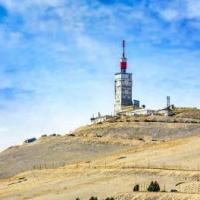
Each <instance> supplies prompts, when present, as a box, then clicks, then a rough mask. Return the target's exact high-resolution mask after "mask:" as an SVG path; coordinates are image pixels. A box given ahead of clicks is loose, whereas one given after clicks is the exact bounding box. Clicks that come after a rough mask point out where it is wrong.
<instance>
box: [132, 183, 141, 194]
mask: <svg viewBox="0 0 200 200" xmlns="http://www.w3.org/2000/svg"><path fill="white" fill-rule="evenodd" d="M139 190H140V187H139V185H138V184H137V185H135V186H134V187H133V191H134V192H138V191H139Z"/></svg>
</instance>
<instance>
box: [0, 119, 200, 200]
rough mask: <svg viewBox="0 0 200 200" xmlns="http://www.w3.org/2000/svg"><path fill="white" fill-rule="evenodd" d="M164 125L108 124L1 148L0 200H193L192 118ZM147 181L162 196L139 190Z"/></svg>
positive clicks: (195, 140) (199, 192) (199, 132)
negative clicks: (135, 188) (93, 198)
mask: <svg viewBox="0 0 200 200" xmlns="http://www.w3.org/2000/svg"><path fill="white" fill-rule="evenodd" d="M164 120H165V119H164V118H163V117H158V118H156V119H155V118H152V117H151V118H148V119H147V118H142V117H140V118H120V119H113V121H107V122H105V123H102V124H97V125H90V126H86V127H81V128H79V129H77V130H76V131H75V136H54V137H53V136H51V137H50V136H48V137H44V138H40V139H39V140H37V141H36V142H34V143H31V144H24V145H21V146H16V147H12V148H9V149H7V150H5V151H4V152H2V153H1V154H0V176H1V179H0V199H5V200H8V199H9V200H15V199H16V200H21V199H24V200H25V199H36V200H51V199H52V200H54V199H59V200H60V199H67V200H75V199H76V198H77V197H79V198H80V200H88V199H89V198H90V197H91V196H98V197H99V199H100V200H102V199H105V198H106V197H111V196H113V197H115V199H117V200H129V199H130V200H133V199H134V200H136V199H137V200H140V199H141V200H144V199H146V200H147V199H148V200H151V199H152V200H156V199H177V200H182V199H184V200H185V199H188V200H191V199H192V200H193V199H194V200H195V199H200V145H199V144H200V137H199V136H200V124H199V122H198V121H195V120H198V119H193V118H192V121H191V118H188V116H187V118H183V117H181V119H180V120H179V119H178V117H176V118H166V121H164ZM174 120H176V121H174ZM155 180H156V181H158V183H159V184H160V187H161V191H162V192H159V193H149V192H146V190H147V187H148V185H149V184H150V182H151V181H155ZM135 184H139V187H140V192H133V191H132V189H133V186H134V185H135ZM172 189H175V190H177V191H178V192H176V193H172V192H170V191H171V190H172Z"/></svg>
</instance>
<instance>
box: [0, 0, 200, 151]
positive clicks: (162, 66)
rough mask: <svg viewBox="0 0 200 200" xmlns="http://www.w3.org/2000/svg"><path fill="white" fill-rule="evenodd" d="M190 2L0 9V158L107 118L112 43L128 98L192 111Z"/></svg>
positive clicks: (1, 0) (197, 17) (31, 1)
mask: <svg viewBox="0 0 200 200" xmlns="http://www.w3.org/2000/svg"><path fill="white" fill-rule="evenodd" d="M199 10H200V1H198V0H162V1H161V0H126V1H125V0H124V1H120V0H111V1H107V0H76V1H74V0H0V47H1V48H0V80H1V81H0V136H1V138H2V139H1V141H0V149H2V148H5V147H7V146H10V145H14V144H18V143H20V142H22V141H23V140H24V139H26V138H29V137H33V136H36V137H38V136H40V135H41V134H50V133H54V132H57V133H67V132H68V131H69V130H72V129H74V128H76V127H78V126H79V125H82V124H85V123H88V122H89V118H90V117H91V116H92V114H93V113H97V112H98V111H99V112H101V113H103V114H105V113H108V114H110V113H112V112H113V81H114V76H113V74H114V73H115V72H118V70H119V58H120V56H121V49H120V47H121V40H123V39H125V40H126V41H127V57H128V65H129V67H128V71H129V72H132V73H133V79H134V88H133V98H134V99H139V100H140V101H141V103H142V104H146V105H147V107H149V108H159V107H164V106H165V104H166V100H165V99H166V96H167V95H170V96H171V99H172V103H174V104H175V105H177V106H195V107H199V99H200V82H199V77H200V70H199V69H200V64H199V57H200V37H199V35H200V12H199Z"/></svg>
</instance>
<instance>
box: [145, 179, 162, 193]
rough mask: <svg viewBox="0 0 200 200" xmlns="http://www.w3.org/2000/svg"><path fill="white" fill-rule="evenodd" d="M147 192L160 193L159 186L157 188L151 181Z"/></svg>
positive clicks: (155, 183)
mask: <svg viewBox="0 0 200 200" xmlns="http://www.w3.org/2000/svg"><path fill="white" fill-rule="evenodd" d="M147 190H148V191H149V192H159V191H160V186H159V184H158V182H157V181H155V182H153V181H152V182H151V183H150V185H149V187H148V189H147Z"/></svg>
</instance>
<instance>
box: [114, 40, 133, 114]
mask: <svg viewBox="0 0 200 200" xmlns="http://www.w3.org/2000/svg"><path fill="white" fill-rule="evenodd" d="M122 49H123V51H122V57H121V60H120V70H121V71H120V72H119V73H116V74H115V104H114V111H115V114H117V113H119V112H122V111H123V110H126V108H127V107H130V106H131V107H132V106H133V101H132V73H127V72H126V70H127V59H126V56H125V41H124V40H123V42H122Z"/></svg>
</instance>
